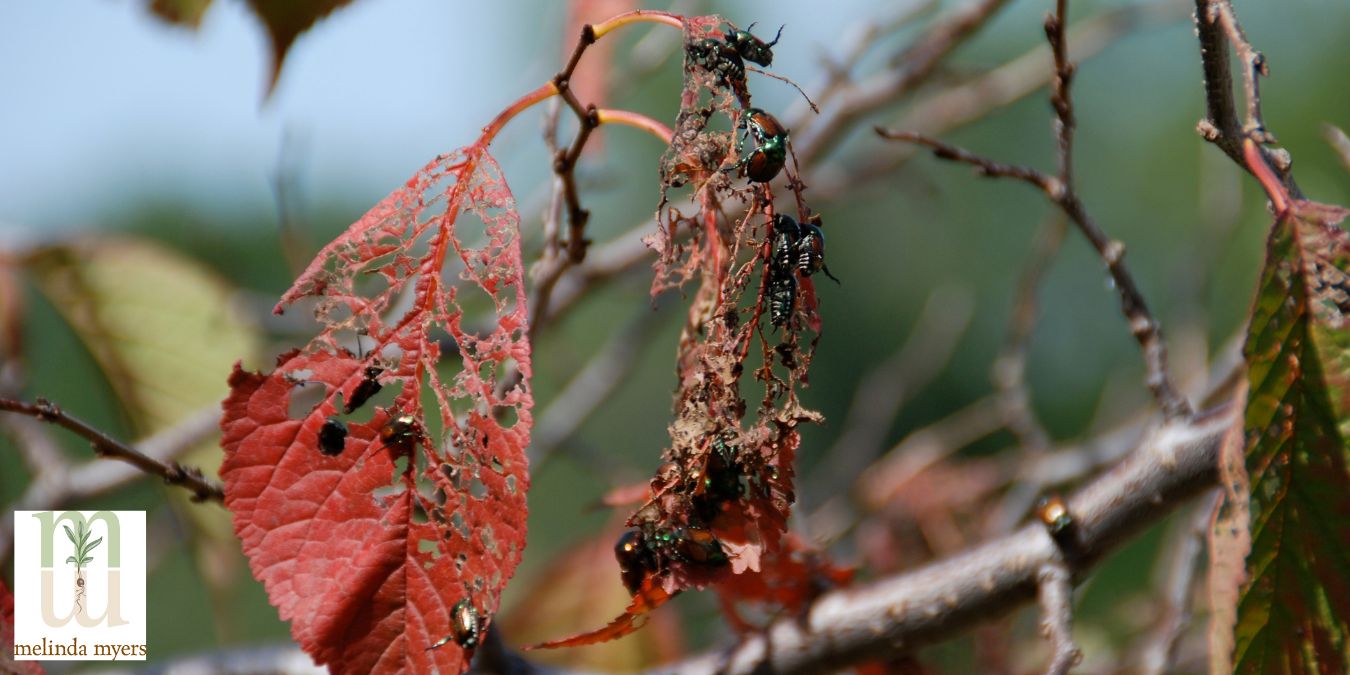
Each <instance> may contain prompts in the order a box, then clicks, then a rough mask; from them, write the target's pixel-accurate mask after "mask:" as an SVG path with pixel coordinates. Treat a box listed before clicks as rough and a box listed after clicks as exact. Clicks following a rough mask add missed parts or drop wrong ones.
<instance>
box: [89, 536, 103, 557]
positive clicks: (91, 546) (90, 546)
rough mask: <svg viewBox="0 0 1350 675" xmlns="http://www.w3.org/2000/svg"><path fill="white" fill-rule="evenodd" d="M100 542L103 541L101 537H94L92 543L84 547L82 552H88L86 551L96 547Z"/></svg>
mask: <svg viewBox="0 0 1350 675" xmlns="http://www.w3.org/2000/svg"><path fill="white" fill-rule="evenodd" d="M102 543H103V537H99V538H98V539H95V540H94V543H92V544H90V545H88V546H86V547H84V552H85V554H88V553H90V552H91V551H93V550H94V549H96V548H98V545H99V544H102Z"/></svg>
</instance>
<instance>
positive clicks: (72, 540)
mask: <svg viewBox="0 0 1350 675" xmlns="http://www.w3.org/2000/svg"><path fill="white" fill-rule="evenodd" d="M61 527H64V528H65V529H66V538H67V539H69V540H70V543H72V544H75V545H76V546H79V545H80V543H79V542H78V541H76V540H75V533H74V532H71V531H70V526H69V525H62V526H61Z"/></svg>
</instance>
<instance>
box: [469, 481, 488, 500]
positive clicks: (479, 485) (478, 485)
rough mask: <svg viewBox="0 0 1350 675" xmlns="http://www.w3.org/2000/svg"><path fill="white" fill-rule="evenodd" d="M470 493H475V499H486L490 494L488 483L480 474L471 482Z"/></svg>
mask: <svg viewBox="0 0 1350 675" xmlns="http://www.w3.org/2000/svg"><path fill="white" fill-rule="evenodd" d="M469 494H470V495H473V498H474V499H484V498H486V497H487V495H488V489H487V485H486V484H485V483H483V481H481V480H479V479H478V476H474V477H473V482H471V483H469Z"/></svg>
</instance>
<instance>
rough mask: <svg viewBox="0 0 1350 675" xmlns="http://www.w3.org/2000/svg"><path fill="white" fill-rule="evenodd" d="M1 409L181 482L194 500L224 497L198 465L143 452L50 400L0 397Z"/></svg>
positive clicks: (167, 479)
mask: <svg viewBox="0 0 1350 675" xmlns="http://www.w3.org/2000/svg"><path fill="white" fill-rule="evenodd" d="M0 410H6V411H9V412H14V413H19V414H21V415H28V416H29V417H33V418H36V419H38V420H40V421H43V422H48V423H51V424H55V425H57V426H59V427H63V428H65V429H68V430H70V431H72V432H74V433H75V434H76V435H78V436H81V437H83V438H85V439H86V440H88V441H89V442H90V443H91V444H93V446H94V452H96V453H98V455H99V456H100V457H109V458H112V459H117V460H121V461H123V462H126V463H128V464H131V465H132V466H135V467H136V468H137V469H140V470H141V471H143V472H145V473H148V474H151V475H155V476H159V477H161V478H163V479H164V482H165V483H168V484H170V485H181V486H182V487H184V488H187V489H188V490H189V491H191V492H192V494H193V497H192V499H193V501H198V502H203V501H213V502H224V501H225V491H224V489H222V488H221V486H220V485H218V484H216V483H214V482H211V481H209V480H207V479H206V478H205V477H203V476H202V472H201V471H200V470H199V469H195V468H192V467H185V466H183V465H182V464H179V463H178V462H168V463H164V462H160V461H159V460H156V459H154V458H153V457H149V456H147V455H145V454H142V453H141V452H140V451H138V450H136V449H135V448H132V447H130V446H128V445H126V444H124V443H122V442H121V441H118V440H117V439H115V438H113V437H112V436H109V435H108V434H105V433H103V432H102V431H99V430H98V429H96V428H94V427H93V426H91V425H90V424H89V423H87V422H85V421H83V420H81V419H79V418H77V417H73V416H71V415H69V414H67V413H66V412H65V411H63V410H61V408H60V407H59V406H57V405H56V404H54V403H52V402H51V401H47V400H45V399H38V400H37V402H36V403H26V402H24V401H16V400H14V399H8V398H0Z"/></svg>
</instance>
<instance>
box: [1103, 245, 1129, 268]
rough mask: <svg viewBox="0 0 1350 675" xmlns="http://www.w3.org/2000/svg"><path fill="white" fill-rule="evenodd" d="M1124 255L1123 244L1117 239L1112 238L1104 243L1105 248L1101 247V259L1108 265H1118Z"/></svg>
mask: <svg viewBox="0 0 1350 675" xmlns="http://www.w3.org/2000/svg"><path fill="white" fill-rule="evenodd" d="M1124 257H1125V244H1123V243H1121V241H1120V240H1119V239H1112V240H1111V241H1109V242H1107V243H1106V248H1104V249H1102V260H1105V261H1106V264H1107V265H1108V266H1110V267H1115V266H1116V265H1119V264H1120V261H1121V260H1122V259H1124Z"/></svg>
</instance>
